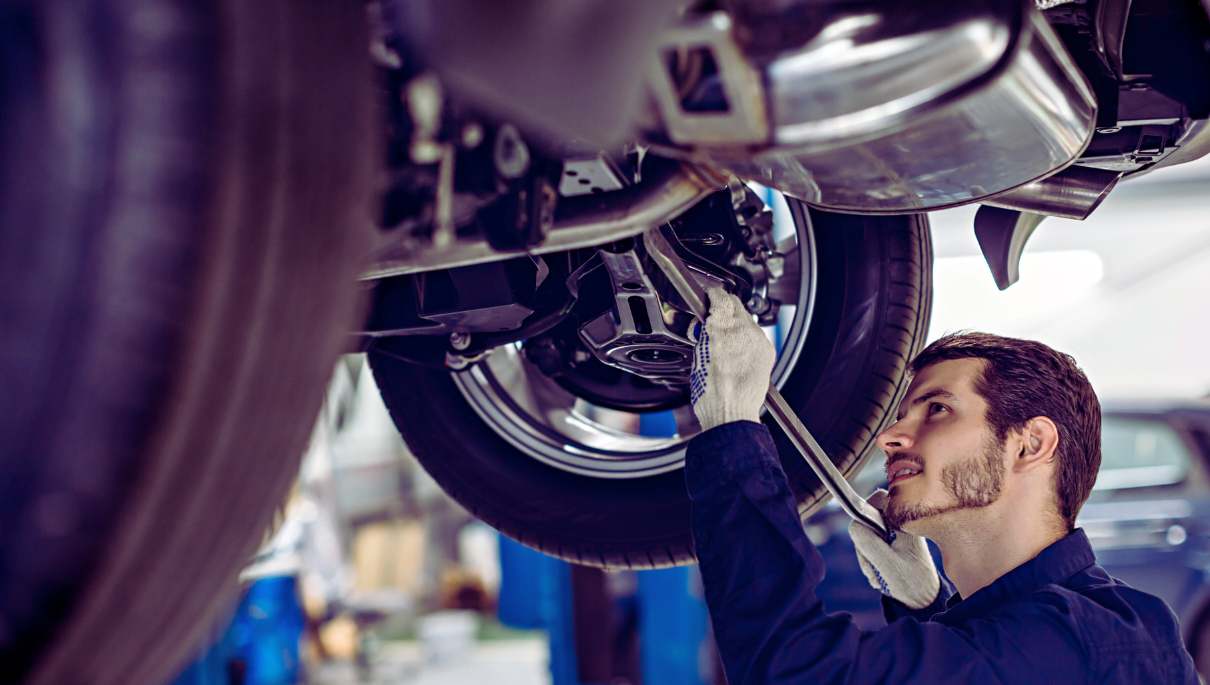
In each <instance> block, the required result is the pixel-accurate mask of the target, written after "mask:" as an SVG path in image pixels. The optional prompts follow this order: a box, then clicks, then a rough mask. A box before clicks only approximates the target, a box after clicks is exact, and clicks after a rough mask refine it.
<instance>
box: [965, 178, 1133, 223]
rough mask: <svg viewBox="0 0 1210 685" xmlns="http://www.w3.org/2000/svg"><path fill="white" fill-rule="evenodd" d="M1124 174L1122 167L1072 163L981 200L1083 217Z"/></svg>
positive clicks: (1053, 213) (998, 204) (1064, 215)
mask: <svg viewBox="0 0 1210 685" xmlns="http://www.w3.org/2000/svg"><path fill="white" fill-rule="evenodd" d="M1121 177H1122V172H1120V171H1107V170H1105V169H1094V168H1092V167H1085V166H1069V167H1067V168H1066V169H1064V170H1062V171H1060V172H1059V173H1057V174H1055V175H1053V176H1048V177H1046V178H1044V179H1041V180H1038V181H1034V182H1032V183H1026V184H1025V185H1023V186H1019V187H1017V188H1013V189H1012V190H1010V191H1008V192H1004V193H1000V194H999V195H993V196H992V197H989V198H987V199H985V200H983V201H982V203H983V204H985V205H991V206H993V207H1000V208H1002V209H1016V210H1020V211H1022V212H1029V213H1031V214H1045V215H1047V216H1058V217H1063V218H1064V219H1077V220H1081V221H1082V220H1084V219H1086V218H1088V215H1089V214H1092V211H1093V210H1094V209H1096V208H1097V207H1098V206H1100V204H1101V202H1102V201H1103V200H1104V199H1105V197H1106V196H1107V195H1109V191H1111V190H1113V187H1114V186H1116V185H1117V184H1118V179H1120V178H1121Z"/></svg>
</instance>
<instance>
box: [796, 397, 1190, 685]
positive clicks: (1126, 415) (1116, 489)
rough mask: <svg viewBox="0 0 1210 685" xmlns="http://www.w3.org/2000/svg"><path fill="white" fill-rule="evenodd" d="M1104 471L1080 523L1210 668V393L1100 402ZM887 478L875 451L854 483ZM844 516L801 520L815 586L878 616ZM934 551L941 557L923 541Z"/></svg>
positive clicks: (864, 615)
mask: <svg viewBox="0 0 1210 685" xmlns="http://www.w3.org/2000/svg"><path fill="white" fill-rule="evenodd" d="M1101 435H1102V456H1101V471H1100V474H1099V475H1098V476H1097V483H1096V486H1095V487H1094V488H1093V492H1092V495H1091V496H1090V497H1089V499H1088V502H1087V503H1086V504H1085V505H1084V509H1083V510H1082V511H1081V513H1080V517H1079V520H1078V521H1077V525H1079V526H1080V527H1081V528H1083V529H1084V531H1085V532H1086V533H1087V534H1088V539H1089V540H1090V541H1091V542H1092V546H1093V549H1094V550H1095V551H1096V555H1097V560H1098V562H1099V563H1100V564H1101V566H1103V567H1104V568H1105V569H1106V570H1107V571H1108V572H1109V573H1110V575H1112V576H1114V577H1115V578H1119V579H1121V580H1123V581H1125V582H1126V583H1128V584H1129V585H1131V586H1133V587H1136V588H1138V589H1140V590H1143V591H1145V592H1149V593H1151V594H1154V595H1156V596H1158V597H1160V598H1162V599H1163V600H1164V601H1165V602H1167V604H1168V606H1170V607H1172V610H1173V611H1174V612H1175V613H1176V615H1177V617H1178V618H1179V619H1180V624H1181V630H1182V633H1183V635H1184V638H1185V644H1186V645H1187V646H1188V648H1189V652H1190V653H1191V654H1192V655H1193V658H1194V661H1195V662H1196V663H1197V667H1198V672H1199V673H1201V674H1202V675H1203V677H1205V676H1206V675H1207V674H1208V673H1210V401H1206V400H1200V401H1199V400H1181V401H1159V400H1153V401H1134V402H1121V403H1106V405H1105V406H1104V413H1103V420H1102V426H1101ZM884 482H885V476H884V474H883V463H882V459H880V458H878V457H875V458H873V459H871V461H870V463H868V464H866V466H865V467H864V468H863V469H862V471H861V472H860V473H859V474H858V476H857V477H856V478H855V479H854V486H855V487H856V488H857V490H858V492H871V491H873V490H874V489H875V488H877V487H880V486H881V485H883V484H884ZM848 526H849V520H848V517H847V516H846V515H845V513H844V512H843V511H842V510H840V508H839V507H837V506H836V504H835V503H834V502H831V503H829V504H828V505H827V506H826V507H824V508H823V509H821V510H820V511H819V512H817V513H816V514H815V515H814V516H812V517H811V518H809V519H807V522H806V531H807V535H808V536H809V537H810V538H811V540H812V542H814V543H815V544H816V545H817V546H818V547H819V550H820V553H821V554H822V555H823V557H824V559H825V560H826V562H827V568H828V573H827V576H826V577H825V578H824V580H823V582H822V583H821V584H820V587H819V591H818V592H819V595H820V597H821V598H822V599H823V601H824V605H825V606H826V607H827V608H828V610H829V611H844V612H848V613H851V614H852V615H853V616H854V618H855V619H856V620H857V622H858V624H859V625H861V626H862V627H863V628H876V627H878V626H880V625H884V621H883V618H882V609H881V605H880V602H879V595H878V593H877V592H876V591H874V590H873V589H871V588H870V587H869V585H868V584H867V582H866V580H865V578H864V577H863V576H862V574H861V569H860V568H859V567H858V566H857V559H856V556H855V555H854V552H853V543H852V541H851V540H850V539H849V536H848ZM930 548H931V549H932V551H933V556H934V558H936V559H937V560H938V566H940V556H939V555H938V553H937V550H936V548H935V547H933V546H932V545H931V543H930Z"/></svg>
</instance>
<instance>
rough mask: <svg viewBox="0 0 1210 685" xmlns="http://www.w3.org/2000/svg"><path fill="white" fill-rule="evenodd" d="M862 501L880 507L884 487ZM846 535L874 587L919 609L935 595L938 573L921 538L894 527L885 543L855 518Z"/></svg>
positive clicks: (884, 503) (881, 506)
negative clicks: (893, 537)
mask: <svg viewBox="0 0 1210 685" xmlns="http://www.w3.org/2000/svg"><path fill="white" fill-rule="evenodd" d="M866 501H867V502H869V503H870V504H872V505H874V508H875V509H877V510H878V511H882V510H883V508H885V507H886V501H887V491H886V490H875V491H874V494H872V495H870V496H869V498H867V499H866ZM849 537H851V538H853V546H854V547H855V548H856V549H857V563H858V564H859V565H860V566H861V572H862V573H864V574H865V577H866V579H867V580H869V581H870V586H871V587H873V588H874V589H875V590H878V591H879V592H881V593H882V594H884V595H890V596H891V597H893V598H895V599H897V600H899V601H900V602H902V603H903V604H904V605H906V606H908V607H911V608H912V609H923V608H924V607H926V606H928V605H930V604H932V603H933V600H934V599H936V598H937V593H938V592H939V591H940V590H941V577H940V576H939V575H937V566H936V565H935V564H933V557H932V556H930V555H929V550H928V544H927V543H925V541H924V538H922V537H920V536H919V535H912V534H911V533H907V532H904V531H902V530H897V531H895V541H894V542H892V543H891V544H889V545H888V544H887V543H886V541H885V540H883V539H882V536H881V535H879V534H878V533H877V532H876V531H874V530H872V529H871V528H870V527H869V526H867V525H865V524H864V523H860V522H858V521H853V522H852V523H850V524H849Z"/></svg>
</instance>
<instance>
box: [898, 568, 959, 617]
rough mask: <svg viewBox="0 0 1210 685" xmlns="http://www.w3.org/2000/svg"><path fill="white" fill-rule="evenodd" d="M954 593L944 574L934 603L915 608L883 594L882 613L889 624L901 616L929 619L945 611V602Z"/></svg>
mask: <svg viewBox="0 0 1210 685" xmlns="http://www.w3.org/2000/svg"><path fill="white" fill-rule="evenodd" d="M953 593H954V591H953V589H952V588H951V587H950V586H949V584H948V583H947V582H946V580H945V577H944V576H942V577H941V587H940V588H938V589H937V598H936V599H934V600H933V603H932V604H929V605H928V606H926V607H923V608H921V609H913V608H911V607H909V606H908V605H906V604H904V603H903V602H900V601H899V600H897V599H895V598H894V597H891V596H889V595H882V615H883V617H884V618H885V619H886V622H887V625H890V624H892V623H894V622H895V621H898V620H899V619H901V618H910V619H912V620H913V621H927V620H929V619H930V618H932V617H934V616H936V615H937V614H939V613H941V612H942V611H945V602H946V600H948V599H949V598H950V595H952V594H953Z"/></svg>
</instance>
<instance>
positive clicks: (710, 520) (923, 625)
mask: <svg viewBox="0 0 1210 685" xmlns="http://www.w3.org/2000/svg"><path fill="white" fill-rule="evenodd" d="M685 480H686V486H687V488H688V491H689V497H690V500H691V503H692V522H693V538H694V546H695V550H696V552H697V556H698V562H699V564H700V566H701V572H702V581H703V585H704V588H705V594H706V603H707V605H708V606H709V609H710V617H711V622H712V624H713V627H714V635H715V639H716V641H717V643H718V648H719V653H720V655H721V657H722V660H723V665H724V668H725V669H726V672H727V678H728V681H729V682H730V683H731V685H749V684H751V685H756V684H758V683H759V684H762V685H790V684H791V683H794V684H799V683H810V682H818V683H883V682H896V683H930V684H933V683H940V682H988V683H995V682H1030V681H1031V677H1032V678H1034V679H1036V676H1037V674H1038V673H1039V670H1038V669H1039V668H1041V669H1042V672H1044V673H1045V674H1046V677H1047V678H1048V679H1049V680H1054V681H1059V680H1060V679H1063V680H1065V681H1068V682H1070V683H1079V682H1083V681H1084V680H1085V678H1084V675H1083V670H1082V669H1083V667H1084V655H1083V648H1082V647H1081V644H1082V643H1081V641H1080V640H1079V639H1078V638H1077V636H1076V635H1075V633H1074V632H1073V628H1072V626H1071V625H1070V624H1069V623H1067V622H1065V621H1064V620H1063V616H1062V615H1061V612H1060V611H1058V610H1055V609H1053V608H1051V609H1049V614H1048V610H1047V607H1045V606H1041V607H1030V606H1029V605H1025V610H1023V611H1018V612H1013V611H1008V610H1006V611H1004V612H1001V614H997V617H996V620H995V621H990V620H981V621H970V622H967V623H964V624H962V625H961V626H958V627H953V626H947V625H943V624H941V623H935V622H920V621H916V620H913V619H910V618H908V619H901V620H898V621H895V622H893V623H891V624H890V625H888V626H887V627H886V628H883V629H881V630H877V631H868V632H867V631H862V630H860V629H859V628H857V626H856V624H854V622H853V620H852V618H851V617H850V616H849V615H847V614H828V613H826V612H825V611H824V608H823V606H822V603H821V602H820V600H819V599H818V597H816V595H815V587H816V586H817V585H818V584H819V581H820V580H821V579H822V578H823V574H824V565H823V559H822V558H821V557H820V556H819V552H818V551H817V550H816V549H815V547H814V545H812V544H811V542H810V541H809V540H808V539H807V536H806V534H805V533H804V532H803V528H802V523H801V521H800V519H799V516H798V512H797V509H796V507H795V505H794V500H793V498H792V496H791V494H790V490H789V486H788V484H787V482H786V477H785V474H784V472H783V471H782V468H781V464H780V463H779V462H778V460H777V455H776V449H775V447H774V445H773V440H772V437H771V436H770V435H769V432H768V430H767V429H766V428H765V427H764V426H763V425H761V424H758V423H753V422H746V421H741V422H735V423H729V424H725V425H722V426H718V427H716V428H713V429H711V430H709V431H707V432H705V433H702V434H701V435H699V436H698V437H696V438H694V439H693V441H691V442H690V444H689V448H688V451H687V453H686V464H685ZM1043 660H1044V662H1042V661H1043Z"/></svg>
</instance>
